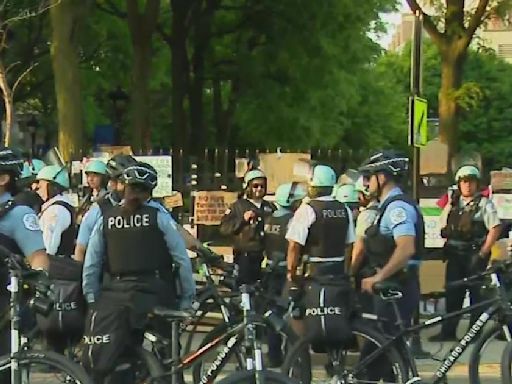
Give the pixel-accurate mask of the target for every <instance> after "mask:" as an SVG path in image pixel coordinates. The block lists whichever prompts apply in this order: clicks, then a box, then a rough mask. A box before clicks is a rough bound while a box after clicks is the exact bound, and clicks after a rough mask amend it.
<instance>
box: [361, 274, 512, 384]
mask: <svg viewBox="0 0 512 384" xmlns="http://www.w3.org/2000/svg"><path fill="white" fill-rule="evenodd" d="M491 277H492V280H493V283H494V284H495V287H496V288H498V295H497V296H496V297H494V298H492V299H488V300H484V301H482V302H480V303H477V304H474V305H471V306H469V307H466V308H463V309H461V310H460V311H456V312H451V313H448V314H446V315H443V316H436V317H433V318H431V319H429V320H426V321H424V322H423V323H420V324H418V325H415V326H412V327H407V328H406V327H404V324H403V323H402V321H401V319H400V314H399V311H398V307H397V304H396V302H395V301H393V302H391V304H392V305H393V307H394V311H395V315H396V316H397V319H399V321H398V325H399V327H400V328H401V330H400V331H399V332H398V334H396V335H395V336H392V338H391V339H389V340H388V341H387V342H386V343H384V345H382V346H381V348H380V349H378V350H376V351H373V352H372V353H370V354H369V355H368V356H366V357H365V358H364V359H363V360H362V361H361V362H360V365H361V366H362V367H365V366H368V365H369V364H371V362H372V361H373V360H375V359H376V358H378V357H379V356H381V354H383V351H385V350H386V349H387V348H388V347H390V346H398V347H399V349H398V350H399V352H401V353H402V354H403V352H405V354H406V355H405V356H404V357H406V358H407V361H406V363H408V364H409V367H410V369H411V373H412V375H413V377H412V378H411V379H410V381H409V382H416V381H421V382H425V381H423V380H421V378H420V376H419V372H418V369H417V367H416V362H415V359H414V357H413V356H412V353H411V350H410V348H407V345H408V344H407V340H408V338H409V337H410V336H411V335H413V334H415V333H417V332H418V331H421V330H423V329H427V328H431V327H433V326H435V325H437V324H439V323H442V322H443V321H445V320H448V319H451V318H453V317H457V316H460V315H463V314H466V313H471V312H474V311H476V310H477V309H479V308H484V307H485V308H487V309H486V310H485V311H484V312H483V313H482V314H481V315H480V317H479V318H478V319H477V320H476V321H475V323H474V324H473V325H472V326H471V327H470V329H469V330H468V331H467V332H466V334H465V335H464V336H463V337H462V338H461V339H460V340H458V341H456V342H455V343H454V344H453V345H452V346H451V348H450V352H449V354H448V355H446V357H445V358H444V360H443V361H442V363H441V365H440V366H439V368H438V369H437V370H436V371H435V373H434V376H433V378H432V379H431V380H432V381H430V382H429V383H431V384H441V383H443V382H444V378H445V376H446V374H447V373H448V371H449V370H450V369H451V368H452V366H453V365H454V364H455V363H456V362H457V360H458V359H459V357H460V356H461V355H462V353H463V352H464V351H465V350H466V349H467V347H468V346H469V344H470V343H471V341H472V340H473V339H474V338H475V337H477V335H478V334H479V332H480V330H481V329H482V328H483V327H484V326H485V324H487V322H488V321H489V320H490V319H491V318H493V317H494V316H495V315H496V314H497V313H499V312H501V311H502V310H503V308H504V306H505V305H509V304H508V301H507V298H506V296H507V294H506V291H505V290H504V288H503V286H502V285H501V282H500V279H499V277H498V276H497V275H496V274H491ZM364 317H365V318H367V319H370V320H375V321H381V320H383V319H379V318H378V317H377V316H374V315H371V316H364ZM503 330H504V332H505V335H506V338H507V340H511V339H512V337H511V334H510V330H509V329H508V327H507V326H505V325H504V326H503ZM357 373H358V371H357V370H356V371H355V374H356V375H357Z"/></svg>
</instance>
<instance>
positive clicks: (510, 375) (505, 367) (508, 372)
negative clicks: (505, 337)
mask: <svg viewBox="0 0 512 384" xmlns="http://www.w3.org/2000/svg"><path fill="white" fill-rule="evenodd" d="M501 382H502V383H503V384H512V342H510V341H509V342H508V343H507V345H506V346H505V349H504V350H503V354H502V355H501Z"/></svg>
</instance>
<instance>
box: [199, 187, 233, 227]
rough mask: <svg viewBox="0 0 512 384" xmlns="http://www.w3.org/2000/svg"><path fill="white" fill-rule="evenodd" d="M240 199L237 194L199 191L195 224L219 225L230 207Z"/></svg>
mask: <svg viewBox="0 0 512 384" xmlns="http://www.w3.org/2000/svg"><path fill="white" fill-rule="evenodd" d="M237 198H238V193H237V192H224V191H198V192H196V193H195V199H194V201H195V203H194V218H195V220H194V222H195V224H203V225H218V224H220V221H221V219H222V216H224V214H225V213H226V211H227V209H228V208H229V206H230V205H231V204H232V203H233V202H235V201H236V199H237Z"/></svg>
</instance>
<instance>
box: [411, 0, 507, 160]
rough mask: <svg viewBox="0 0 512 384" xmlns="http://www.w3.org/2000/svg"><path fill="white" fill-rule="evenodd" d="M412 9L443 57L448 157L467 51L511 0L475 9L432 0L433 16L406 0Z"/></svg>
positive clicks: (443, 131) (481, 2)
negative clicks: (421, 19)
mask: <svg viewBox="0 0 512 384" xmlns="http://www.w3.org/2000/svg"><path fill="white" fill-rule="evenodd" d="M407 3H408V4H409V7H410V8H411V10H412V11H413V12H414V13H416V12H420V13H421V14H422V15H423V26H424V28H425V30H426V31H427V33H428V34H429V36H430V38H431V39H432V41H433V42H434V44H435V45H436V46H437V47H438V50H439V54H440V56H441V86H440V88H439V96H438V97H439V104H438V105H439V107H438V109H439V119H440V140H441V141H442V142H444V143H446V144H447V145H448V153H449V158H451V156H452V155H453V154H454V153H455V152H456V150H457V129H458V118H459V116H460V114H459V105H458V102H457V101H458V100H457V97H456V96H457V91H458V90H459V89H460V88H461V87H462V85H463V80H464V77H463V73H464V64H465V63H466V59H467V51H468V48H469V45H470V43H471V41H472V39H473V36H474V34H475V32H476V30H477V29H478V28H479V27H480V26H481V25H482V24H483V23H484V22H485V20H486V19H487V18H488V17H489V16H490V15H492V14H498V15H500V14H502V13H503V11H504V10H505V9H509V8H510V1H509V0H497V1H490V0H478V1H477V2H476V4H475V7H474V8H473V9H472V10H467V9H466V8H465V5H466V4H465V3H467V2H465V1H464V0H445V1H441V0H431V1H427V2H426V3H428V4H427V6H430V8H432V9H433V10H434V12H433V14H432V15H430V14H428V13H427V12H425V11H424V9H422V8H421V6H420V5H419V2H418V1H417V0H407Z"/></svg>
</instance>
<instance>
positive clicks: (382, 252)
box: [364, 194, 425, 268]
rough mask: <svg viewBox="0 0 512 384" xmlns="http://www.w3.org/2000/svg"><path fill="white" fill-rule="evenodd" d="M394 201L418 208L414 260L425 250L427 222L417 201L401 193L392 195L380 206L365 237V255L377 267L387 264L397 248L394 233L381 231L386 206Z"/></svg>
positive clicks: (419, 257) (419, 258)
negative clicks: (385, 233) (386, 233)
mask: <svg viewBox="0 0 512 384" xmlns="http://www.w3.org/2000/svg"><path fill="white" fill-rule="evenodd" d="M394 201H403V202H405V203H407V204H409V205H411V206H413V207H414V209H415V210H416V216H417V220H416V224H415V231H416V236H415V248H416V253H415V255H414V256H413V257H412V260H421V258H422V256H423V253H424V250H425V224H424V221H423V215H422V214H421V212H420V210H419V208H418V206H417V204H416V202H415V201H414V200H412V199H411V198H409V197H408V196H407V195H405V194H400V195H396V196H392V197H390V198H389V199H387V200H386V201H385V203H384V204H383V205H382V206H381V207H380V214H379V216H378V217H377V220H376V221H375V223H374V224H373V225H372V226H370V227H369V228H368V229H367V230H366V232H365V239H364V247H365V255H367V257H368V262H369V264H370V266H372V267H376V268H382V267H383V266H384V265H386V264H387V262H388V261H389V259H390V258H391V256H392V255H393V252H394V251H395V248H396V243H395V239H394V238H393V235H392V234H389V235H383V234H382V233H381V232H380V223H381V221H382V217H383V216H384V213H385V212H386V208H387V207H388V206H389V204H391V203H392V202H394Z"/></svg>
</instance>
